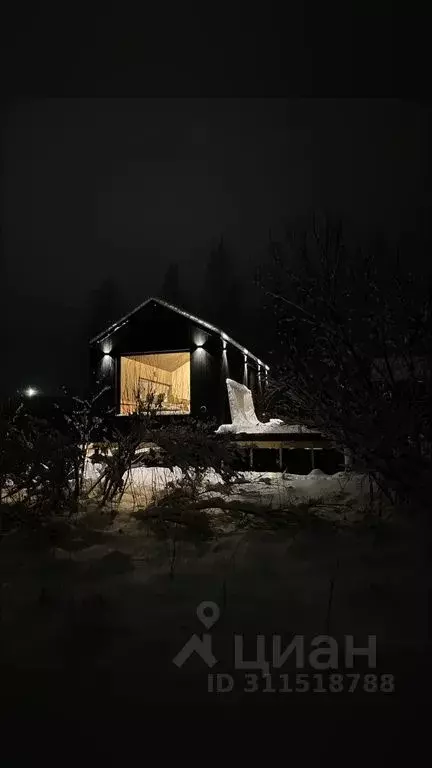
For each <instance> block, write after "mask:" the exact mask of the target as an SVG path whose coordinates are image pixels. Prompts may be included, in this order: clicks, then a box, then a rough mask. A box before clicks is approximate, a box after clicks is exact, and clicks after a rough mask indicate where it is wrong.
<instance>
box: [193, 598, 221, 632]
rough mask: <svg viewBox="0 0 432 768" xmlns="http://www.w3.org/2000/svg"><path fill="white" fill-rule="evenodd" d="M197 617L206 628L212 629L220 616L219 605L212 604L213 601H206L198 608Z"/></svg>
mask: <svg viewBox="0 0 432 768" xmlns="http://www.w3.org/2000/svg"><path fill="white" fill-rule="evenodd" d="M197 616H198V618H199V620H200V622H201V623H202V624H204V626H205V628H206V629H210V627H212V626H213V624H216V622H217V620H218V618H219V616H220V610H219V606H218V604H217V603H212V602H211V600H204V601H203V602H202V603H200V604H199V606H198V608H197Z"/></svg>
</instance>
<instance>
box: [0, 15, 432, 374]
mask: <svg viewBox="0 0 432 768" xmlns="http://www.w3.org/2000/svg"><path fill="white" fill-rule="evenodd" d="M390 5H391V4H390V3H384V4H383V8H382V10H383V13H381V16H377V15H376V16H374V19H373V24H372V25H370V24H369V22H368V18H367V15H365V12H364V10H362V9H360V11H359V12H358V13H357V16H356V17H355V18H354V16H351V17H350V18H347V19H345V20H346V21H347V27H346V29H347V30H348V31H347V32H346V33H345V35H343V36H341V35H339V33H338V26H337V24H336V23H334V22H335V19H329V17H328V15H327V14H326V15H325V18H324V17H323V18H322V19H321V20H319V19H317V18H316V17H313V19H312V17H311V10H310V6H309V4H302V3H297V4H293V5H292V9H293V10H291V11H290V14H289V22H290V24H289V25H288V26H286V27H285V29H286V35H285V36H280V35H278V36H276V35H275V29H276V28H277V27H278V26H279V27H280V23H279V22H278V20H277V19H273V20H272V19H270V18H269V17H267V16H263V17H262V18H261V16H259V18H258V17H257V15H256V13H255V12H252V11H251V12H250V13H249V15H248V16H247V18H246V19H244V18H243V19H233V17H232V16H229V17H227V16H226V15H225V16H224V15H223V12H222V10H221V9H218V13H217V14H216V12H215V18H214V19H213V21H211V20H210V21H208V20H207V21H206V20H205V19H204V17H203V18H200V17H198V16H197V15H196V14H192V15H191V16H190V17H188V18H185V17H182V18H180V16H179V18H178V19H177V21H178V25H177V26H176V24H174V21H175V20H174V19H173V17H170V19H171V22H172V23H171V24H170V25H169V26H166V25H165V26H164V25H163V23H162V22H163V14H159V16H158V17H157V18H155V17H154V16H152V17H151V18H150V17H147V19H146V21H145V22H144V23H142V24H141V25H140V24H138V23H136V24H134V23H133V19H132V18H129V17H128V16H127V14H126V13H125V14H123V16H121V17H120V16H119V17H118V18H117V16H116V15H115V14H114V13H113V12H112V11H107V8H108V6H107V7H105V6H104V10H101V12H100V14H99V15H98V16H95V17H86V23H85V24H84V25H82V24H80V21H79V13H78V11H77V12H76V13H75V14H74V16H73V18H71V19H69V21H68V23H67V24H66V23H65V22H64V21H62V20H61V19H60V17H59V16H58V14H57V15H56V12H55V11H54V10H53V9H51V11H52V12H51V11H50V12H49V10H48V6H47V10H46V11H45V12H43V11H41V12H39V10H38V11H37V12H38V15H37V16H34V17H25V21H24V22H22V21H20V20H18V18H15V19H14V20H13V23H12V22H11V23H10V24H9V27H8V29H9V35H8V38H7V41H6V47H5V51H6V54H5V55H6V56H7V64H8V71H9V73H11V77H10V78H9V81H8V83H9V91H10V93H9V96H10V98H9V99H8V100H7V101H6V102H5V104H4V109H3V111H2V124H1V128H2V160H3V176H2V235H3V237H2V247H3V250H2V254H1V256H0V258H2V259H3V265H1V264H0V267H1V269H2V272H1V273H0V278H1V280H2V296H3V301H2V316H3V324H2V327H3V329H5V328H7V329H8V330H7V339H6V346H5V345H4V348H6V351H7V353H6V354H5V355H4V356H3V360H4V366H5V369H6V372H5V374H4V375H3V376H2V386H3V387H5V386H7V388H10V387H12V388H14V387H18V386H22V385H24V384H27V383H29V384H36V385H38V384H39V385H40V386H42V387H43V388H45V389H46V388H49V387H54V386H56V385H58V384H59V383H60V382H61V381H74V380H75V381H76V380H77V378H79V376H78V375H77V371H78V363H77V359H78V357H79V355H78V352H79V350H82V348H83V346H84V343H85V342H84V340H85V338H86V335H87V325H88V313H89V293H90V291H91V290H92V289H93V288H96V287H97V286H98V285H99V284H100V283H101V281H102V279H103V278H105V277H113V278H115V280H116V281H118V284H119V287H120V289H121V292H122V294H123V297H124V303H125V306H126V308H128V309H129V308H132V307H133V306H134V305H135V304H137V303H139V302H141V301H142V300H143V299H144V298H146V297H147V296H148V295H152V294H153V295H154V294H158V293H159V292H160V286H161V281H162V278H163V274H164V272H165V269H166V267H167V266H168V264H169V263H170V262H171V261H177V262H179V264H180V269H181V276H182V279H183V282H184V283H185V284H187V285H188V287H189V288H192V289H193V288H195V290H196V291H198V290H199V279H200V271H202V268H203V264H204V262H205V259H206V258H207V256H208V254H209V251H210V248H211V247H212V246H213V245H214V244H215V242H217V240H218V238H219V237H220V236H221V235H223V236H224V238H225V241H226V242H227V244H228V246H229V248H230V251H231V253H232V254H233V259H234V260H235V263H236V268H237V270H238V271H239V272H240V273H241V272H245V274H246V273H247V269H248V265H249V264H250V262H251V261H256V260H257V259H258V258H259V257H260V255H261V254H263V255H264V252H265V248H266V244H267V239H268V232H269V228H270V227H271V228H272V231H274V232H278V231H279V230H280V224H281V221H282V220H283V219H288V220H290V221H292V220H295V219H296V217H297V216H301V215H303V214H305V213H308V212H310V211H311V210H314V209H315V210H316V209H320V210H323V211H327V212H330V213H333V214H334V215H337V216H340V217H341V218H342V219H343V220H344V221H346V222H347V223H348V224H349V226H350V227H351V228H353V230H354V231H355V230H358V231H359V232H360V233H361V234H363V235H369V234H373V233H374V232H375V231H376V230H381V231H382V232H384V233H385V234H387V235H389V236H392V237H393V236H398V235H399V234H401V233H410V232H413V231H416V232H422V231H423V230H427V228H428V220H429V213H430V206H431V185H430V137H431V108H430V103H429V101H428V100H427V99H417V100H414V99H410V100H407V99H405V100H404V99H396V98H387V99H383V98H370V99H363V98H362V99H347V98H337V99H334V98H333V99H323V98H301V99H299V98H288V99H287V98H281V97H279V98H270V97H267V98H256V97H253V98H239V95H238V94H239V93H245V94H250V93H271V92H272V88H271V86H272V85H273V86H274V89H276V92H278V93H282V94H283V93H286V92H291V93H296V92H297V93H300V94H302V95H303V96H306V97H307V96H310V94H311V93H316V92H320V93H321V92H323V88H322V86H323V83H324V84H326V83H330V84H331V85H330V87H329V88H328V89H327V88H325V89H324V90H325V92H326V93H329V92H330V93H332V92H333V93H334V92H336V93H337V94H338V95H339V93H341V94H342V95H343V94H346V93H347V92H348V93H349V92H350V84H351V85H352V84H354V85H355V84H357V85H358V79H359V73H360V72H362V73H363V74H365V73H366V83H368V84H369V87H368V88H367V89H366V90H367V92H368V93H369V94H371V93H375V89H374V87H373V86H374V84H375V85H376V84H377V83H378V85H379V84H382V83H386V85H387V87H386V88H385V89H384V92H385V93H388V94H389V95H392V94H393V93H395V91H397V88H396V89H395V87H394V86H395V81H397V82H398V83H399V85H400V84H402V90H403V86H404V84H406V80H407V72H408V70H407V67H406V66H405V67H403V66H401V63H400V60H397V59H396V58H395V57H394V51H395V49H396V48H398V46H399V42H400V40H399V38H400V32H399V30H397V32H395V31H394V24H393V17H392V16H391V14H390V15H389V14H388V15H386V14H385V13H384V10H385V9H384V6H385V7H386V8H387V7H388V9H389V8H390ZM56 7H57V6H56ZM362 7H363V6H362ZM109 8H111V6H109ZM290 8H291V6H290ZM34 13H36V12H34ZM152 13H153V12H152ZM345 15H346V14H345ZM342 16H343V14H342ZM255 17H256V18H255ZM335 18H336V17H335ZM340 20H341V17H340V16H338V17H337V21H338V23H339V22H340ZM285 21H286V20H285ZM312 21H313V22H314V23H312ZM318 22H319V23H318ZM180 24H181V26H180ZM324 24H325V25H326V28H325V29H324V28H323V25H324ZM54 28H55V29H56V32H55V34H53V29H54ZM186 29H187V33H186V32H185V30H186ZM392 30H393V31H392ZM366 32H368V34H369V39H368V46H367V55H366V53H365V52H366V46H365V42H366V37H365V34H366ZM405 42H406V40H405ZM354 43H355V44H356V45H355V46H354ZM355 50H360V51H361V54H362V56H361V57H360V58H359V57H358V56H357V55H355ZM418 50H421V46H420V45H419V46H418ZM412 61H413V59H412V56H411V63H412ZM416 61H417V60H416ZM325 73H327V79H326V76H325ZM347 73H348V74H347ZM343 76H346V79H345V80H343V79H341V78H343ZM404 78H405V79H404ZM317 84H318V86H319V87H318V88H317V87H316V86H317ZM269 85H270V87H269ZM140 86H142V87H140ZM218 86H219V87H218ZM296 86H297V87H296ZM274 89H273V92H274ZM354 90H355V88H354ZM203 92H204V93H215V92H216V95H217V94H218V93H219V94H220V93H222V94H231V93H233V92H234V93H235V94H236V96H235V97H233V98H217V97H212V98H203V97H202V93H203ZM140 93H144V94H147V95H146V96H145V97H144V98H129V97H128V96H129V95H130V94H140ZM162 93H165V94H167V95H168V97H163V98H155V97H154V94H162ZM105 94H112V95H113V96H114V97H110V98H104V97H103V96H104V95H105ZM125 94H127V95H125ZM188 94H191V96H194V98H189V97H188ZM180 96H181V97H180Z"/></svg>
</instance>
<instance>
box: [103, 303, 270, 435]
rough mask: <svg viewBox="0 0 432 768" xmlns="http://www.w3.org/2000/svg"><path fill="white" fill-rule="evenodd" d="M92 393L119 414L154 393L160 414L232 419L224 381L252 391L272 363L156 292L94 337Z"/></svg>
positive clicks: (133, 408) (260, 384) (262, 381)
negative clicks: (99, 393)
mask: <svg viewBox="0 0 432 768" xmlns="http://www.w3.org/2000/svg"><path fill="white" fill-rule="evenodd" d="M90 354H91V374H92V375H91V378H92V388H93V391H97V390H102V389H104V392H103V394H102V396H101V405H102V403H103V405H104V406H108V407H111V408H113V409H114V412H115V413H116V414H117V415H118V416H128V415H130V414H132V413H134V412H135V411H136V408H137V403H138V402H139V401H146V399H148V398H149V397H150V398H155V399H157V402H158V404H159V412H160V414H161V416H162V417H163V416H174V417H180V418H182V417H187V416H192V417H195V418H211V419H216V420H217V422H218V423H226V422H230V420H231V419H230V412H229V404H228V396H227V391H226V379H227V378H231V379H235V380H236V381H238V382H240V383H242V384H246V385H247V386H248V387H250V388H251V389H252V390H253V391H255V392H256V391H259V390H260V389H261V388H262V387H263V386H264V385H265V381H266V377H267V373H268V370H269V368H268V366H267V365H266V364H265V363H263V362H262V361H261V360H260V359H259V358H258V357H256V356H255V355H254V354H253V353H252V352H250V351H249V350H248V349H246V348H245V347H243V346H242V345H241V344H239V343H238V342H236V341H235V340H234V339H232V338H231V337H230V336H228V334H226V333H225V332H224V331H223V330H221V329H220V328H216V327H215V326H214V325H212V324H211V323H207V322H206V321H205V320H203V319H201V318H199V317H196V316H194V315H191V314H189V313H188V312H185V311H184V310H182V309H180V308H179V307H176V306H174V305H172V304H169V303H168V302H166V301H164V300H163V299H158V298H150V299H147V300H146V301H145V302H143V304H141V305H140V306H138V307H137V308H136V309H134V310H133V311H132V312H130V313H129V314H128V315H126V316H125V317H123V318H121V319H120V320H119V321H117V322H116V323H114V324H113V325H111V326H110V327H109V328H107V329H106V330H105V331H103V332H102V333H100V334H98V335H97V336H95V337H94V338H93V339H91V341H90Z"/></svg>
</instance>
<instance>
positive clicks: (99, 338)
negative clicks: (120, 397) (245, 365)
mask: <svg viewBox="0 0 432 768" xmlns="http://www.w3.org/2000/svg"><path fill="white" fill-rule="evenodd" d="M150 302H154V303H155V304H160V306H162V307H166V309H170V310H171V311H172V312H177V314H179V315H183V317H187V318H188V320H192V322H194V323H197V325H201V326H202V327H203V328H207V329H208V330H209V331H213V333H217V334H218V335H219V336H221V337H222V339H224V341H229V342H230V344H233V346H234V347H237V349H240V350H241V351H242V352H243V353H245V354H246V353H247V355H248V357H251V358H252V359H253V360H255V361H256V362H257V363H259V364H260V365H263V366H264V367H265V368H267V370H268V369H269V366H268V365H265V363H263V362H262V360H259V359H258V357H256V356H255V355H253V354H252V352H249V350H247V349H246V348H245V347H244V346H242V345H241V344H239V343H238V342H237V341H234V339H232V338H231V337H230V336H228V334H226V333H224V331H222V330H221V329H220V328H217V327H216V326H215V325H212V324H211V323H208V322H207V321H206V320H202V319H201V318H200V317H197V316H196V315H191V314H190V312H186V311H185V310H184V309H180V307H176V306H175V305H174V304H170V303H169V302H168V301H165V300H164V299H158V298H155V297H150V298H149V299H146V300H145V301H143V302H142V304H139V306H138V307H135V309H133V310H132V312H129V313H128V314H127V315H124V317H121V318H120V320H117V322H116V323H113V324H112V325H110V326H109V328H106V329H105V330H104V331H102V332H101V333H99V334H98V335H97V336H94V337H93V338H92V339H90V344H95V343H96V342H98V341H103V340H104V339H106V338H107V336H110V334H111V333H114V331H117V330H118V329H119V328H121V326H122V325H126V323H127V322H129V320H130V318H131V317H132V315H134V314H135V313H136V312H139V310H140V309H143V307H145V306H146V305H147V304H150Z"/></svg>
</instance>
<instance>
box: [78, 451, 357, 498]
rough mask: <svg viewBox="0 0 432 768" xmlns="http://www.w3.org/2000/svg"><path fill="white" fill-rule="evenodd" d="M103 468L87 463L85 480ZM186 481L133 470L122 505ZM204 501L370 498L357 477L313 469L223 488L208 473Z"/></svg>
mask: <svg viewBox="0 0 432 768" xmlns="http://www.w3.org/2000/svg"><path fill="white" fill-rule="evenodd" d="M101 470H102V465H98V464H92V463H91V462H88V463H87V466H86V477H87V479H88V480H90V481H95V480H96V479H97V478H98V476H99V474H100V472H101ZM182 479H183V473H182V471H181V469H180V468H179V467H174V469H173V470H171V469H168V468H167V467H142V466H141V467H134V468H133V469H132V470H131V472H130V473H128V475H127V476H126V477H125V481H126V485H125V494H124V498H123V504H125V505H130V506H132V507H136V506H140V507H142V506H146V505H148V504H151V503H152V502H154V501H155V500H156V499H157V498H158V497H160V495H161V494H163V493H164V492H166V491H168V490H169V489H170V488H174V487H175V486H176V485H177V484H178V483H180V482H181V481H182ZM200 491H201V494H202V496H203V497H204V498H211V497H212V496H215V497H220V496H224V497H225V496H229V498H230V499H231V500H232V501H236V500H239V501H240V500H244V501H247V502H248V504H256V505H260V506H265V507H267V508H271V509H281V508H282V507H285V506H287V505H290V506H291V505H295V504H301V503H303V504H304V503H305V502H308V501H309V502H310V503H311V504H313V503H314V502H317V501H318V502H324V503H335V502H336V501H338V503H341V502H344V503H346V504H352V503H354V502H355V503H356V506H358V505H360V506H364V505H365V504H366V503H367V500H368V497H369V483H368V481H367V479H366V478H365V477H364V476H362V475H358V474H354V473H345V472H338V473H336V474H334V475H326V474H325V473H324V472H322V471H321V470H320V469H314V470H312V472H310V473H309V474H308V475H294V474H286V473H281V472H251V471H248V472H239V473H237V475H236V476H235V478H234V479H233V481H232V482H231V483H229V484H224V483H223V480H222V478H221V476H220V475H218V474H217V473H216V472H215V471H214V470H208V471H207V472H206V473H205V475H204V477H203V479H202V482H201V486H200Z"/></svg>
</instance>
